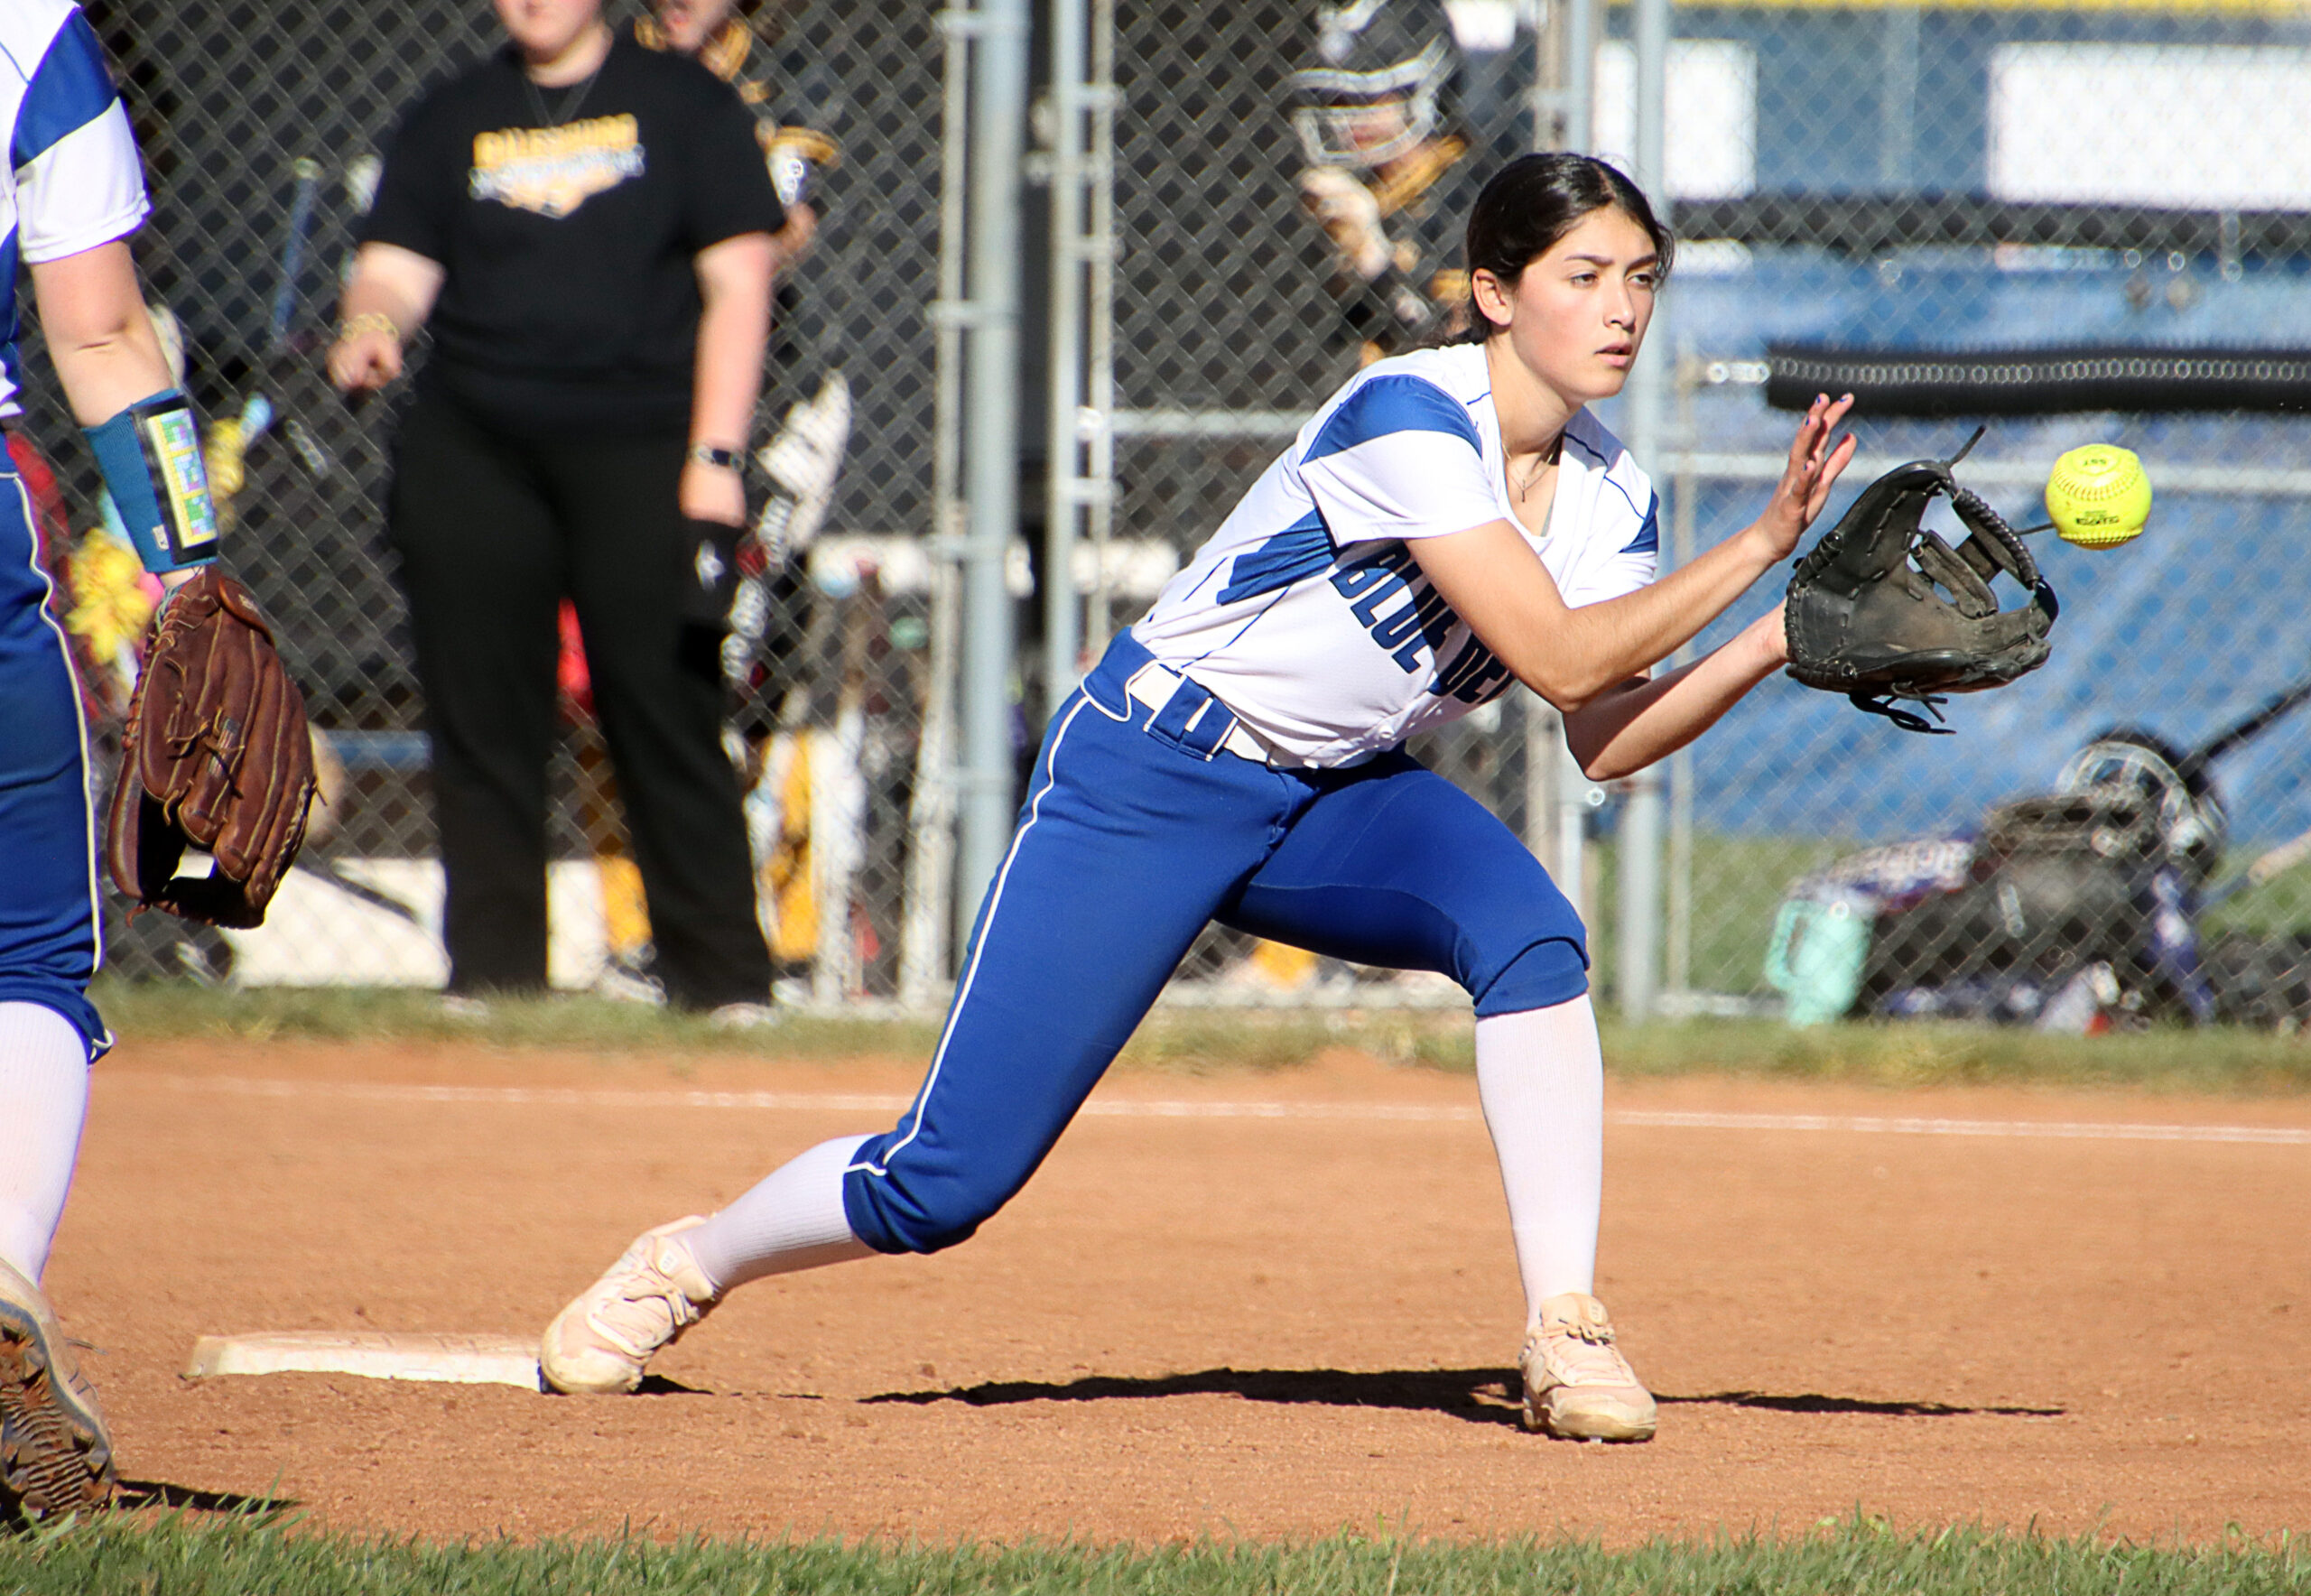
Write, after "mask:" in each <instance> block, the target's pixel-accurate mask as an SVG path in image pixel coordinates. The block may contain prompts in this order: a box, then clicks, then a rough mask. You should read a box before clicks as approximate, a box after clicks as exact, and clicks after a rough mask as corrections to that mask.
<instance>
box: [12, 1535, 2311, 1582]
mask: <svg viewBox="0 0 2311 1596" xmlns="http://www.w3.org/2000/svg"><path fill="white" fill-rule="evenodd" d="M2306 1582H2311V1561H2306V1559H2305V1558H2304V1557H2303V1556H2302V1555H2301V1554H2300V1553H2299V1552H2298V1551H2297V1549H2296V1548H2295V1547H2294V1546H2293V1545H2291V1544H2290V1543H2288V1542H2287V1541H2286V1540H2284V1539H2281V1540H2279V1541H2276V1542H2271V1543H2264V1544H2260V1545H2259V1544H2255V1543H2251V1542H2249V1541H2247V1540H2245V1539H2244V1538H2242V1537H2240V1536H2232V1537H2230V1538H2229V1539H2228V1540H2226V1541H2225V1542H2224V1543H2223V1544H2222V1545H2213V1546H2204V1547H2164V1548H2162V1547H2150V1546H2137V1545H2126V1544H2123V1543H2116V1544H2113V1543H2105V1542H2100V1541H2097V1540H2094V1539H2093V1538H2091V1537H2081V1538H2078V1539H2056V1538H2053V1537H2048V1536H2036V1535H2005V1534H1998V1533H1992V1532H1986V1531H1982V1530H1972V1529H1950V1530H1943V1531H1940V1532H1938V1533H1917V1534H1907V1533H1900V1532H1897V1531H1895V1530H1893V1529H1892V1528H1890V1527H1889V1526H1887V1525H1886V1524H1885V1523H1884V1522H1882V1521H1880V1520H1877V1519H1871V1518H1861V1517H1855V1518H1850V1519H1841V1520H1836V1521H1831V1522H1825V1523H1824V1525H1822V1526H1817V1527H1816V1528H1815V1530H1814V1533H1813V1534H1812V1535H1810V1536H1800V1537H1796V1538H1784V1539H1773V1538H1766V1537H1759V1536H1721V1537H1718V1538H1716V1539H1713V1540H1709V1541H1703V1542H1674V1541H1656V1542H1652V1543H1649V1544H1647V1545H1640V1546H1637V1547H1634V1548H1631V1549H1629V1550H1624V1551H1606V1550H1604V1549H1603V1548H1601V1547H1600V1546H1598V1545H1594V1544H1592V1543H1587V1542H1579V1541H1534V1540H1517V1541H1509V1542H1504V1543H1500V1544H1498V1545H1479V1546H1468V1545H1452V1544H1449V1543H1440V1542H1433V1541H1426V1540H1422V1539H1417V1538H1409V1537H1404V1536H1394V1535H1390V1534H1388V1533H1386V1532H1382V1533H1378V1534H1374V1535H1369V1536H1359V1535H1345V1536H1333V1537H1331V1538H1328V1539H1325V1540H1321V1541H1313V1542H1303V1543H1299V1544H1294V1545H1243V1544H1226V1543H1210V1542H1207V1543H1199V1544H1193V1545H1183V1546H1177V1547H1169V1548H1158V1549H1154V1550H1133V1549H1128V1548H1115V1549H1108V1550H1100V1549H1094V1548H1089V1547H1083V1546H1077V1545H1036V1544H1032V1543H1031V1544H1028V1545H1021V1546H1016V1547H994V1546H981V1545H964V1546H953V1547H924V1546H897V1545H884V1544H868V1545H849V1546H846V1545H840V1544H838V1543H836V1542H833V1541H828V1540H819V1541H804V1542H749V1541H706V1540H683V1541H680V1542H676V1543H674V1544H673V1545H659V1544H655V1543H654V1542H651V1541H648V1540H642V1539H628V1540H618V1541H579V1542H562V1541H548V1542H543V1543H538V1544H532V1545H519V1544H516V1543H514V1542H511V1541H505V1540H491V1541H480V1542H474V1543H468V1544H463V1545H430V1544H426V1543H423V1542H420V1541H416V1540H413V1539H410V1540H404V1539H397V1538H384V1539H363V1538H357V1537H352V1536H316V1535H309V1534H302V1533H295V1532H292V1531H291V1530H287V1529H284V1528H283V1526H279V1525H266V1524H262V1523H255V1522H248V1521H242V1520H232V1519H227V1520H223V1521H214V1520H212V1521H201V1520H197V1519H193V1518H190V1517H174V1518H172V1519H170V1520H168V1521H166V1522H163V1523H162V1524H160V1525H158V1526H152V1527H146V1526H139V1525H137V1524H135V1522H133V1521H128V1520H121V1519H109V1520H100V1521H97V1522H95V1523H90V1524H81V1525H68V1526H64V1527H62V1528H61V1529H55V1530H42V1531H39V1532H36V1533H33V1534H31V1535H26V1536H17V1537H14V1538H9V1539H0V1591H5V1592H6V1596H255V1593H258V1592H262V1593H264V1596H437V1593H444V1592H454V1593H456V1596H564V1593H571V1596H575V1593H578V1592H584V1593H586V1596H626V1593H628V1592H632V1593H634V1596H643V1593H645V1592H647V1593H648V1596H682V1593H685V1592H696V1593H698V1596H708V1593H712V1596H784V1593H785V1592H804V1591H810V1592H859V1593H861V1596H866V1593H869V1592H874V1593H882V1592H889V1593H891V1596H899V1593H902V1592H905V1593H907V1596H916V1593H927V1592H943V1591H956V1592H979V1591H983V1592H988V1596H998V1593H999V1596H1023V1593H1027V1592H1044V1591H1049V1592H1053V1593H1054V1596H1055V1593H1057V1592H1076V1591H1099V1592H1114V1593H1116V1596H1138V1593H1142V1592H1144V1593H1146V1596H1170V1593H1174V1592H1177V1593H1179V1596H1256V1593H1257V1596H1270V1593H1273V1592H1284V1591H1290V1592H1294V1593H1295V1596H1329V1593H1333V1592H1337V1593H1339V1596H1350V1593H1351V1592H1353V1593H1357V1596H1364V1593H1369V1596H1420V1593H1423V1592H1430V1591H1434V1592H1440V1593H1441V1592H1452V1593H1453V1596H1484V1593H1485V1592H1490V1591H1545V1592H1548V1593H1549V1596H1576V1593H1578V1596H1589V1593H1591V1592H1594V1593H1595V1596H1640V1593H1642V1596H1688V1593H1690V1596H1702V1593H1703V1592H1708V1593H1711V1596H1737V1593H1740V1596H1748V1593H1752V1592H1754V1593H1755V1596H1782V1593H1785V1592H1790V1593H1795V1592H1804V1593H1805V1596H1865V1593H1871V1596H1874V1593H1879V1592H1884V1593H1886V1596H1897V1593H1898V1596H1943V1593H1944V1592H1947V1593H1950V1596H1957V1593H1960V1592H1970V1593H1971V1592H1982V1593H1984V1596H1988V1593H1991V1592H1997V1593H2001V1596H2003V1593H2009V1592H2010V1593H2017V1596H2019V1593H2020V1592H2032V1593H2038V1592H2043V1593H2045V1596H2089V1593H2102V1592H2109V1593H2111V1596H2117V1593H2118V1592H2121V1591H2124V1592H2126V1593H2127V1596H2137V1593H2141V1596H2264V1593H2266V1592H2268V1593H2270V1596H2279V1593H2282V1592H2299V1591H2304V1590H2305V1589H2306V1588H2311V1587H2307V1586H2306Z"/></svg>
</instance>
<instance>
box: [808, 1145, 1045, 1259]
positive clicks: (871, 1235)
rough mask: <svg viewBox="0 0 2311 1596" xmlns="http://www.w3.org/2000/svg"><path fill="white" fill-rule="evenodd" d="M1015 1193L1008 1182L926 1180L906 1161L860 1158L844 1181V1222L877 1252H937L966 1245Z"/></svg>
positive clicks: (948, 1177)
mask: <svg viewBox="0 0 2311 1596" xmlns="http://www.w3.org/2000/svg"><path fill="white" fill-rule="evenodd" d="M870 1147H871V1144H870ZM1016 1190H1017V1186H1016V1184H1014V1183H986V1182H983V1181H979V1180H971V1179H968V1178H958V1177H956V1176H954V1175H942V1174H933V1175H929V1176H924V1175H922V1174H918V1173H917V1172H915V1171H914V1170H912V1169H910V1168H909V1167H907V1165H905V1163H904V1162H900V1161H894V1162H893V1163H892V1164H889V1165H879V1164H877V1163H874V1162H872V1161H870V1160H868V1159H867V1158H865V1157H863V1156H862V1157H861V1159H860V1160H859V1162H857V1163H854V1164H853V1165H851V1167H850V1170H849V1174H848V1175H847V1176H846V1178H845V1179H844V1182H843V1188H842V1207H843V1217H844V1218H846V1219H847V1220H849V1222H850V1229H851V1233H852V1234H853V1235H855V1236H857V1237H858V1238H859V1240H861V1241H863V1242H865V1243H866V1244H867V1245H868V1246H869V1247H871V1248H874V1249H875V1250H876V1251H877V1252H940V1251H943V1250H944V1249H945V1248H950V1247H953V1246H956V1245H957V1244H958V1243H961V1242H964V1241H969V1240H970V1239H971V1238H972V1236H974V1235H976V1234H977V1233H978V1231H979V1226H981V1225H982V1224H985V1223H986V1222H987V1221H988V1220H989V1219H990V1218H992V1217H993V1216H994V1214H995V1212H996V1211H997V1210H998V1209H999V1208H1001V1207H1002V1206H1003V1205H1004V1203H1006V1202H1008V1201H1010V1198H1011V1195H1012V1193H1013V1192H1015V1191H1016Z"/></svg>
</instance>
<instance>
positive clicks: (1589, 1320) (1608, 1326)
mask: <svg viewBox="0 0 2311 1596" xmlns="http://www.w3.org/2000/svg"><path fill="white" fill-rule="evenodd" d="M1517 1367H1518V1368H1519V1369H1522V1370H1523V1371H1524V1376H1525V1427H1526V1428H1527V1430H1538V1431H1540V1432H1541V1433H1542V1434H1546V1435H1555V1436H1557V1437H1558V1438H1560V1439H1562V1440H1566V1441H1649V1440H1651V1439H1652V1438H1653V1428H1654V1424H1655V1423H1656V1422H1657V1416H1658V1415H1657V1410H1656V1409H1655V1407H1654V1405H1653V1395H1652V1393H1651V1392H1649V1391H1647V1389H1646V1388H1645V1387H1644V1386H1643V1385H1642V1384H1641V1383H1640V1382H1639V1381H1638V1378H1637V1371H1636V1370H1635V1369H1631V1368H1629V1359H1626V1358H1624V1357H1622V1356H1621V1352H1620V1348H1619V1347H1616V1346H1615V1345H1614V1344H1613V1321H1612V1317H1611V1315H1610V1314H1608V1313H1606V1312H1605V1304H1602V1303H1601V1302H1599V1301H1598V1300H1597V1299H1596V1298H1595V1297H1592V1296H1590V1295H1587V1294H1584V1293H1582V1292H1577V1291H1568V1292H1566V1293H1564V1294H1562V1295H1560V1296H1553V1297H1551V1298H1549V1299H1548V1301H1546V1302H1545V1303H1543V1304H1541V1316H1540V1318H1539V1320H1538V1321H1536V1322H1535V1323H1534V1325H1533V1328H1532V1330H1531V1331H1530V1332H1527V1335H1526V1337H1525V1355H1524V1356H1523V1357H1522V1358H1520V1359H1517Z"/></svg>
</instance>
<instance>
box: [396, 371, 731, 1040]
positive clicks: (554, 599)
mask: <svg viewBox="0 0 2311 1596" xmlns="http://www.w3.org/2000/svg"><path fill="white" fill-rule="evenodd" d="M686 443H687V440H686V439H685V438H683V437H682V436H681V435H680V434H668V435H662V436H654V437H642V438H627V437H589V438H577V439H562V440H531V439H526V438H516V437H512V436H509V435H506V434H504V433H500V432H496V431H487V430H485V429H483V428H482V427H480V426H479V425H478V424H477V423H476V422H473V421H472V420H471V419H470V418H469V417H468V416H467V415H466V414H465V413H463V412H462V411H460V410H459V409H458V408H457V407H455V406H454V405H453V404H450V402H448V401H445V400H442V399H439V398H420V399H419V400H418V401H417V402H416V404H414V405H413V407H412V408H411V410H410V413H409V414H408V417H407V419H406V420H405V421H404V423H403V425H402V428H401V434H400V437H399V440H398V441H397V443H396V445H395V452H394V481H393V492H392V499H391V504H390V507H389V513H388V529H389V534H390V536H391V539H392V542H393V544H394V548H395V550H396V551H397V552H399V553H400V555H401V569H402V581H403V585H404V589H406V591H407V593H408V596H409V608H410V622H411V626H412V629H413V632H414V633H415V636H416V643H417V673H418V680H419V682H420V684H421V685H422V687H423V688H424V691H425V699H426V728H427V730H428V731H429V732H430V733H431V735H432V751H433V809H434V816H435V819H436V821H437V823H438V825H439V828H440V830H441V861H442V865H443V868H444V870H445V871H446V873H447V875H448V877H449V901H448V904H447V905H446V907H445V909H444V912H443V915H442V940H443V941H444V942H446V943H447V944H448V947H449V953H450V991H452V992H459V993H474V992H484V991H491V990H497V991H522V990H537V989H539V988H543V987H544V985H545V979H546V893H545V875H546V825H545V816H546V767H547V762H548V759H549V756H551V754H552V748H553V743H554V738H555V736H556V731H557V727H556V723H555V722H556V702H555V684H554V665H555V661H556V658H557V654H558V643H557V633H556V622H555V616H556V612H557V609H558V608H559V605H560V601H561V599H562V597H563V596H564V595H565V594H566V595H568V596H569V598H571V601H572V602H573V603H574V604H575V605H576V607H577V611H578V623H579V627H580V631H581V632H583V634H584V635H585V639H586V660H587V666H588V671H589V674H590V676H591V677H592V680H593V691H594V708H595V712H596V714H597V715H598V717H599V719H600V722H601V728H602V735H603V738H604V740H605V741H606V742H608V745H609V751H610V759H611V762H612V764H613V765H614V766H615V767H616V769H617V783H618V793H619V796H620V797H621V798H622V800H623V801H624V803H625V808H626V821H627V827H628V830H630V831H631V832H632V835H633V839H634V856H635V861H636V864H638V865H639V866H640V867H641V870H642V885H643V890H644V891H645V894H646V895H647V896H648V899H649V905H650V930H651V936H652V939H653V941H654V943H655V944H656V947H657V952H658V965H657V968H658V973H659V975H660V977H661V978H662V979H664V982H665V986H666V993H667V997H669V998H670V999H671V1000H672V1001H673V1002H675V1003H678V1004H681V1005H682V1006H684V1007H714V1006H716V1005H718V1004H723V1003H734V1002H762V1001H765V1000H766V999H767V997H768V996H769V991H770V955H769V952H768V951H767V950H766V948H765V947H764V945H763V939H762V932H761V929H760V926H759V924H758V923H757V922H756V918H755V898H754V870H753V864H752V859H751V857H750V855H749V853H748V849H747V830H746V820H745V815H744V812H743V811H742V809H741V807H740V805H741V794H740V791H739V786H738V775H737V773H736V772H735V771H733V770H732V768H731V766H730V761H729V756H727V755H725V754H724V752H723V750H722V742H721V725H720V719H721V710H722V684H721V679H720V671H719V660H718V647H719V641H720V639H719V636H717V635H716V634H715V633H714V632H712V631H710V630H709V629H708V628H705V627H702V626H696V625H694V624H687V623H685V622H684V621H683V619H682V602H683V597H684V593H685V589H686V585H687V584H690V583H692V582H694V581H695V580H696V579H695V578H694V577H693V576H692V575H691V549H690V545H689V540H688V539H687V537H686V536H685V534H684V524H683V522H682V516H681V514H680V512H679V510H678V508H677V506H676V502H675V492H676V487H677V483H678V481H679V479H680V477H681V474H682V456H683V453H684V450H685V446H686Z"/></svg>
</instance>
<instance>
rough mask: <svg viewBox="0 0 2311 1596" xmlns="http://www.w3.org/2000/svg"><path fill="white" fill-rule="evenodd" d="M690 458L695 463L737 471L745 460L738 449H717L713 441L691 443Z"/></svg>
mask: <svg viewBox="0 0 2311 1596" xmlns="http://www.w3.org/2000/svg"><path fill="white" fill-rule="evenodd" d="M689 458H690V459H691V461H692V462H693V463H695V464H698V465H701V466H717V467H719V468H720V469H723V470H725V471H735V470H737V469H738V468H739V466H740V465H741V464H742V463H743V462H744V457H742V456H741V455H740V454H739V453H738V450H735V449H717V448H715V447H714V445H712V444H711V443H693V444H691V446H690V456H689Z"/></svg>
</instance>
